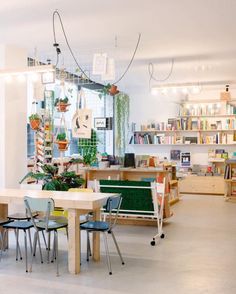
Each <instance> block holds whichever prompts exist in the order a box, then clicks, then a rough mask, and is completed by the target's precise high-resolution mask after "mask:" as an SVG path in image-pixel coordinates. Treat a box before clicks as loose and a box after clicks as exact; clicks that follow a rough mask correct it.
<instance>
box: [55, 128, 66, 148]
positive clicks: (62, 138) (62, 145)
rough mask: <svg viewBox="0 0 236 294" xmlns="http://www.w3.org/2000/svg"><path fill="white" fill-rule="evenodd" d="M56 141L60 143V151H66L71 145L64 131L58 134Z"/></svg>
mask: <svg viewBox="0 0 236 294" xmlns="http://www.w3.org/2000/svg"><path fill="white" fill-rule="evenodd" d="M55 143H56V144H57V145H58V149H59V150H60V151H66V150H67V149H68V146H69V141H68V140H67V138H66V133H65V132H63V133H59V134H57V138H56V142H55Z"/></svg>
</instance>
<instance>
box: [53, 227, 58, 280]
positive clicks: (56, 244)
mask: <svg viewBox="0 0 236 294" xmlns="http://www.w3.org/2000/svg"><path fill="white" fill-rule="evenodd" d="M54 238H55V257H56V267H57V277H58V276H59V260H58V233H57V231H54Z"/></svg>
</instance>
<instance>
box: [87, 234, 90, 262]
mask: <svg viewBox="0 0 236 294" xmlns="http://www.w3.org/2000/svg"><path fill="white" fill-rule="evenodd" d="M90 252H91V249H90V240H89V232H88V231H87V261H89V256H90Z"/></svg>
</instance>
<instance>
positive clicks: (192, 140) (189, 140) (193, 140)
mask: <svg viewBox="0 0 236 294" xmlns="http://www.w3.org/2000/svg"><path fill="white" fill-rule="evenodd" d="M183 142H184V144H197V142H198V139H197V137H183Z"/></svg>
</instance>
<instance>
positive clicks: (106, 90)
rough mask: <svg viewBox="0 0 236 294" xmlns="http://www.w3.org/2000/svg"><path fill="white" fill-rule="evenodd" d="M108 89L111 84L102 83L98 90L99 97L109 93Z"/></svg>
mask: <svg viewBox="0 0 236 294" xmlns="http://www.w3.org/2000/svg"><path fill="white" fill-rule="evenodd" d="M110 89H111V84H107V85H104V87H103V88H102V89H101V90H99V91H98V92H99V94H98V96H99V98H102V96H106V95H110V93H109V90H110Z"/></svg>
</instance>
